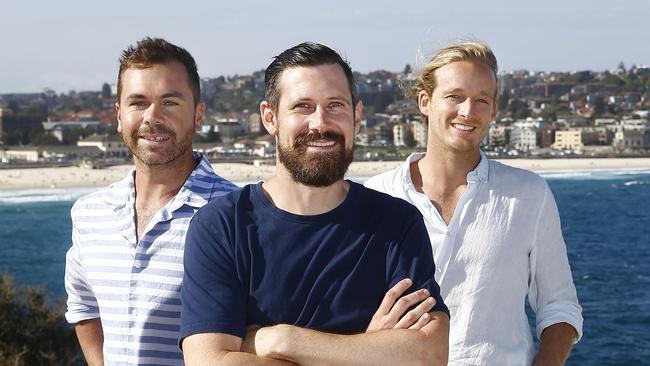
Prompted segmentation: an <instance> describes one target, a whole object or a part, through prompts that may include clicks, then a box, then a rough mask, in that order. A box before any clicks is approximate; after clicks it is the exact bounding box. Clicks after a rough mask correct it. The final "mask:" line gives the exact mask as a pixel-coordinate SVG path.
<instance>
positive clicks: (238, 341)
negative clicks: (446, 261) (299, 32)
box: [180, 43, 449, 365]
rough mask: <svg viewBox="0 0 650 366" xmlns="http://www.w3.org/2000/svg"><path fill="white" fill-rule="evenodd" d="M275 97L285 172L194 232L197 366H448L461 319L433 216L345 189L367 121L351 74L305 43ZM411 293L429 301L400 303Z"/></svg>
mask: <svg viewBox="0 0 650 366" xmlns="http://www.w3.org/2000/svg"><path fill="white" fill-rule="evenodd" d="M265 84H266V98H265V101H263V102H262V103H261V104H260V113H261V115H262V121H263V123H264V126H265V127H266V129H267V131H268V132H269V133H270V134H272V135H273V136H275V139H276V145H277V172H276V175H275V176H274V177H273V178H271V179H270V180H268V181H266V182H262V183H258V184H254V185H249V186H246V187H244V188H243V189H242V190H241V191H238V192H234V193H232V194H229V195H227V196H225V198H224V199H222V200H219V201H215V202H212V203H210V204H208V205H206V206H205V207H204V208H203V209H201V210H199V212H198V213H197V214H196V215H195V216H194V218H193V219H192V222H191V224H190V228H189V231H188V235H187V239H186V248H185V260H184V263H185V276H184V280H183V288H182V291H181V301H182V304H183V305H182V312H181V340H180V343H181V346H182V347H183V352H184V357H185V361H186V364H188V365H202V364H213V363H218V364H220V365H230V364H233V365H240V364H250V365H294V364H299V365H306V364H330V365H396V364H406V365H419V364H426V365H438V364H440V365H445V364H446V362H447V349H448V327H449V317H448V314H449V313H448V310H447V307H446V306H445V304H444V303H443V301H442V299H441V297H440V291H439V287H438V285H437V283H436V282H435V279H434V272H435V267H434V263H433V259H432V252H431V246H430V243H429V239H428V235H427V231H426V228H425V226H424V221H423V219H422V216H421V214H420V213H419V212H418V210H417V209H415V208H414V207H413V206H411V205H410V204H408V203H406V202H404V201H403V200H400V199H395V198H392V197H390V196H388V195H385V194H383V193H379V192H375V191H373V190H369V189H367V188H365V187H363V186H361V185H359V184H356V183H353V182H350V181H346V180H344V179H343V176H344V174H345V172H346V171H347V167H348V165H349V164H350V162H351V161H352V156H353V142H354V134H355V133H356V132H357V130H358V128H359V124H360V120H361V111H362V106H361V102H359V101H358V99H357V96H356V92H355V89H354V79H353V77H352V71H351V70H350V67H349V66H348V64H347V63H346V62H345V61H343V60H342V59H341V57H340V56H339V55H338V54H337V53H336V52H334V51H333V50H331V49H330V48H328V47H325V46H323V45H319V44H314V43H303V44H300V45H298V46H295V47H292V48H290V49H288V50H286V51H284V52H283V53H282V54H280V55H279V56H277V57H276V58H275V59H274V60H273V62H271V64H270V65H269V67H268V68H267V69H266V75H265ZM405 279H407V280H405ZM407 287H410V288H412V289H419V290H418V291H415V292H412V293H410V294H408V295H406V296H404V297H402V300H399V301H396V299H397V298H398V297H399V295H400V294H401V291H403V290H404V289H405V288H407ZM391 288H392V289H391ZM396 289H397V290H396ZM382 299H383V300H382ZM411 305H413V307H412V308H409V306H411Z"/></svg>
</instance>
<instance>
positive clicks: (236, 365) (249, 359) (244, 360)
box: [186, 351, 297, 366]
mask: <svg viewBox="0 0 650 366" xmlns="http://www.w3.org/2000/svg"><path fill="white" fill-rule="evenodd" d="M186 365H188V366H194V365H196V366H198V365H206V366H207V365H220V366H231V365H232V366H241V365H247V366H295V365H297V364H296V363H293V362H290V361H286V360H278V359H273V358H266V357H259V356H256V355H253V354H250V353H244V352H227V351H222V352H221V353H219V354H216V355H213V357H206V358H205V359H204V361H202V362H198V361H196V362H192V361H188V360H187V358H186Z"/></svg>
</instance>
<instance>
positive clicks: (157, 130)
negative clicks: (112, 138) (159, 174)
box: [122, 125, 193, 166]
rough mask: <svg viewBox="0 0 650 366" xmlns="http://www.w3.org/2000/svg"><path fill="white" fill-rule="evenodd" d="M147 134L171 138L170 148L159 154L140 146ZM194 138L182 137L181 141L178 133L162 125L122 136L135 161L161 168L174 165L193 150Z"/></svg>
mask: <svg viewBox="0 0 650 366" xmlns="http://www.w3.org/2000/svg"><path fill="white" fill-rule="evenodd" d="M147 134H160V135H163V136H165V137H168V138H169V141H168V142H167V143H168V144H169V146H167V147H166V149H165V150H162V151H159V152H151V151H149V150H148V149H147V148H146V147H144V146H140V145H139V144H138V142H139V137H140V136H141V135H147ZM192 137H193V136H182V137H181V138H180V139H179V136H178V135H177V133H176V132H175V131H174V130H172V129H170V128H167V127H165V126H162V125H152V126H142V127H141V128H140V129H139V130H135V131H133V132H132V133H131V134H130V135H129V136H126V135H122V139H123V140H124V144H125V145H126V147H127V148H128V149H129V151H131V153H132V154H133V156H134V158H135V159H138V160H140V161H141V162H142V163H143V164H144V165H148V166H161V165H167V164H170V163H173V162H174V161H175V160H177V159H178V158H179V157H180V156H181V155H183V153H185V152H186V151H187V150H188V149H189V150H191V148H192V147H191V146H192Z"/></svg>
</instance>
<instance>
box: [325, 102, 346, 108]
mask: <svg viewBox="0 0 650 366" xmlns="http://www.w3.org/2000/svg"><path fill="white" fill-rule="evenodd" d="M343 106H345V104H343V103H341V102H331V103H330V104H329V105H328V107H329V108H340V107H343Z"/></svg>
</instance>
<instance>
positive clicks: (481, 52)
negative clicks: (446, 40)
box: [412, 41, 498, 98]
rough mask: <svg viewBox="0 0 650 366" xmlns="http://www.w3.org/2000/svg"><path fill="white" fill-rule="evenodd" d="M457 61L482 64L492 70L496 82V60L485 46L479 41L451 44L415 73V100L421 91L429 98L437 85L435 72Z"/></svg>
mask: <svg viewBox="0 0 650 366" xmlns="http://www.w3.org/2000/svg"><path fill="white" fill-rule="evenodd" d="M458 61H469V62H476V63H480V64H484V65H486V66H487V67H489V68H490V70H492V73H494V80H495V81H496V80H497V72H498V66H497V58H496V57H495V56H494V53H492V50H491V49H490V47H489V46H488V45H487V44H485V43H483V42H479V41H468V42H463V43H458V44H453V45H450V46H447V47H445V48H443V49H442V50H440V51H438V52H437V53H436V54H435V55H433V57H432V58H431V60H430V61H429V62H428V63H427V64H426V65H424V67H423V68H422V69H421V70H420V71H419V72H418V73H417V75H416V78H415V85H414V87H413V90H412V91H413V94H414V96H415V98H417V95H418V93H419V92H421V91H422V90H425V91H426V92H427V94H429V96H431V94H432V93H433V90H434V89H435V88H436V84H437V82H436V76H435V71H436V70H438V69H439V68H441V67H443V66H446V65H449V64H450V63H453V62H458Z"/></svg>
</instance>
